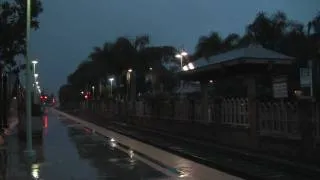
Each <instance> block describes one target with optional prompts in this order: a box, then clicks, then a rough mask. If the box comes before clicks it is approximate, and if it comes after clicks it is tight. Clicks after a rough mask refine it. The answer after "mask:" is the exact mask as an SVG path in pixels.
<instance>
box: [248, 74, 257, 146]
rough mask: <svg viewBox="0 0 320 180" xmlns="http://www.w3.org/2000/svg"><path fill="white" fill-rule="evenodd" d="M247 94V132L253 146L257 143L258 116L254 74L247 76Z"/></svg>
mask: <svg viewBox="0 0 320 180" xmlns="http://www.w3.org/2000/svg"><path fill="white" fill-rule="evenodd" d="M247 87H248V89H247V96H248V120H249V128H250V129H249V133H250V137H251V140H252V143H253V144H252V145H253V147H257V145H258V142H259V140H258V137H259V136H258V132H259V127H258V124H259V123H258V117H257V99H256V98H257V91H256V79H255V77H254V76H251V77H247Z"/></svg>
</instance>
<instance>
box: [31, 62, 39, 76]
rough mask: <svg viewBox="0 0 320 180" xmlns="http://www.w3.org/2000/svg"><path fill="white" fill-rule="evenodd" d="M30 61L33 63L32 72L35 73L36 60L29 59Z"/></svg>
mask: <svg viewBox="0 0 320 180" xmlns="http://www.w3.org/2000/svg"><path fill="white" fill-rule="evenodd" d="M31 63H32V64H33V74H35V73H36V64H38V61H37V60H33V61H31Z"/></svg>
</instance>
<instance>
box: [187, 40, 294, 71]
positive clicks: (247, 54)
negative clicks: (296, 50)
mask: <svg viewBox="0 0 320 180" xmlns="http://www.w3.org/2000/svg"><path fill="white" fill-rule="evenodd" d="M240 58H250V59H256V60H259V59H261V60H265V59H269V60H270V59H271V60H276V61H281V60H292V59H294V58H293V57H289V56H286V55H283V54H281V53H278V52H275V51H272V50H269V49H265V48H263V47H262V46H261V45H249V46H248V47H245V48H239V49H234V50H231V51H228V52H226V53H221V54H218V55H215V56H211V57H209V58H208V60H206V59H199V60H197V61H194V62H193V64H194V66H195V68H199V67H203V66H207V65H212V64H217V63H221V62H227V61H231V60H234V59H240Z"/></svg>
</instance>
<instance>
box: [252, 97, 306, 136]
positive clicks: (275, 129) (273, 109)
mask: <svg viewBox="0 0 320 180" xmlns="http://www.w3.org/2000/svg"><path fill="white" fill-rule="evenodd" d="M258 110H259V112H258V113H259V116H258V117H259V122H260V133H261V134H270V135H279V136H289V137H298V136H299V133H300V132H299V119H298V111H297V104H296V103H291V102H266V103H258Z"/></svg>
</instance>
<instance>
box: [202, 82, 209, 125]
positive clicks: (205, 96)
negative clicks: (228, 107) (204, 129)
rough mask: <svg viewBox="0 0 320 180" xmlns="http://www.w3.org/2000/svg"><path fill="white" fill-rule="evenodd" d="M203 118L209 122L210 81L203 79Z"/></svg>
mask: <svg viewBox="0 0 320 180" xmlns="http://www.w3.org/2000/svg"><path fill="white" fill-rule="evenodd" d="M201 114H202V117H201V120H202V121H203V122H208V81H201Z"/></svg>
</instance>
